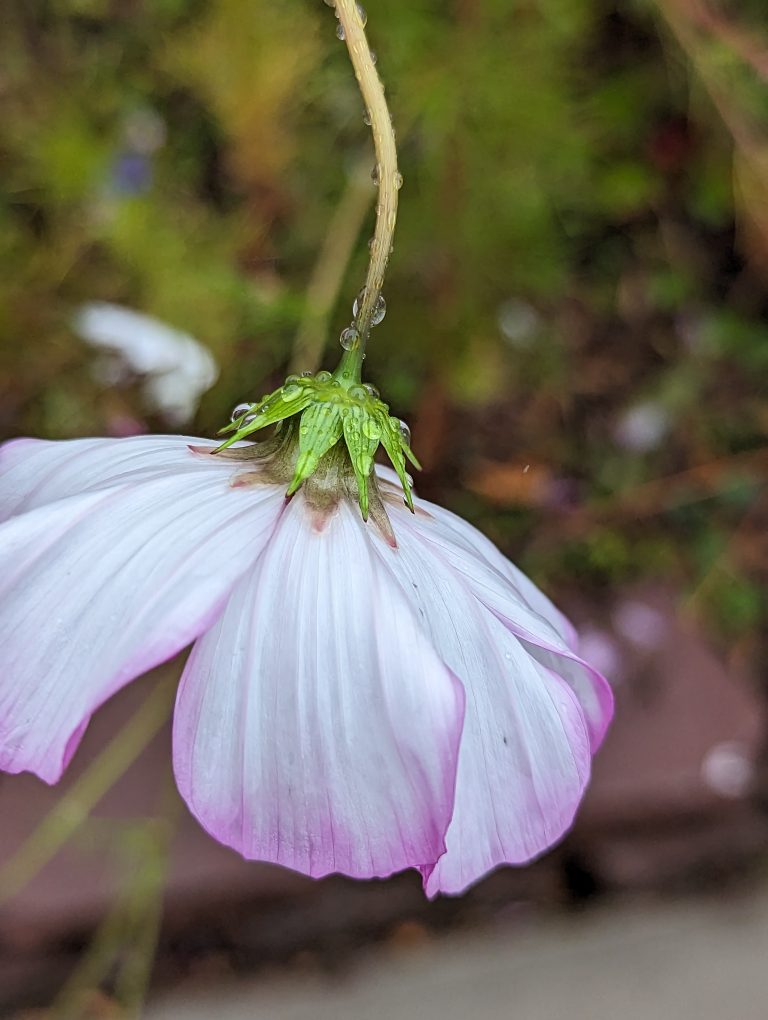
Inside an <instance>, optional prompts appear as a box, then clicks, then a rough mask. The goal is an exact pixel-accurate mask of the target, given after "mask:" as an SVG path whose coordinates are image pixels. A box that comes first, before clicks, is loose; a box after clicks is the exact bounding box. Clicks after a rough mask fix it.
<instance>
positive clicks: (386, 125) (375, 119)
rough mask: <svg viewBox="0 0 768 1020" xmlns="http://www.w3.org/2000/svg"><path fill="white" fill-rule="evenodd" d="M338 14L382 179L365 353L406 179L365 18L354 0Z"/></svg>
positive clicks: (364, 309) (363, 332) (360, 319)
mask: <svg viewBox="0 0 768 1020" xmlns="http://www.w3.org/2000/svg"><path fill="white" fill-rule="evenodd" d="M336 16H337V17H338V19H339V23H340V24H341V26H342V28H343V29H344V38H345V41H346V44H347V49H348V50H349V56H350V59H351V61H352V67H353V68H354V71H355V75H356V77H357V82H358V85H359V86H360V92H361V93H362V96H363V101H364V102H365V106H366V110H367V112H368V118H369V119H370V122H371V131H372V133H373V144H374V147H375V149H376V172H377V175H378V181H379V200H378V204H377V206H376V230H375V232H374V236H373V242H372V244H371V260H370V262H369V264H368V275H367V276H366V279H365V291H364V293H363V296H362V298H361V300H360V301H359V302H358V309H357V315H356V316H355V323H354V325H355V329H356V330H357V332H358V335H359V337H360V339H359V345H360V346H359V352H360V354H361V355H362V354H363V353H364V351H365V345H366V343H367V341H368V334H369V333H370V329H371V318H372V316H373V312H374V310H375V309H376V306H377V304H378V300H379V296H380V294H381V288H382V285H383V283H384V274H385V272H386V269H387V262H388V261H389V253H390V250H391V248H392V237H393V235H394V232H395V223H396V221H397V198H398V190H399V188H400V185H401V183H402V178H401V177H400V173H399V171H398V169H397V148H396V146H395V132H394V129H393V127H392V119H391V117H390V115H389V108H388V107H387V101H386V99H385V98H384V86H383V85H382V83H381V80H380V78H379V76H378V73H377V71H376V65H375V63H374V58H373V55H372V53H371V49H370V47H369V45H368V40H367V39H366V36H365V29H364V27H363V19H362V18H361V16H360V11H359V10H358V6H357V3H356V2H355V0H336Z"/></svg>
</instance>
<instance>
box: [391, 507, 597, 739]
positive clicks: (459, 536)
mask: <svg viewBox="0 0 768 1020" xmlns="http://www.w3.org/2000/svg"><path fill="white" fill-rule="evenodd" d="M419 509H420V511H421V512H420V513H417V514H415V515H412V514H409V513H406V512H404V511H403V510H402V508H401V506H400V505H399V504H398V505H397V506H396V509H395V512H394V514H391V517H392V523H393V526H394V527H395V531H396V534H397V535H398V537H399V535H400V534H401V531H402V529H406V530H407V531H408V532H410V533H412V534H414V535H415V536H418V539H419V540H421V541H424V542H426V543H427V544H428V545H429V546H430V548H431V549H432V550H433V551H434V552H435V554H436V555H438V556H440V557H441V558H442V559H443V560H444V561H445V563H446V564H448V565H449V566H450V567H451V569H452V570H454V571H455V572H456V573H457V574H458V575H460V576H461V577H462V578H463V579H464V581H465V583H466V584H467V585H468V586H469V588H470V590H471V591H472V592H473V594H474V595H475V596H476V598H477V599H479V601H480V602H482V603H483V605H484V606H486V607H487V608H488V609H490V610H491V611H492V612H493V613H494V614H495V615H496V616H497V617H498V618H499V619H500V620H501V621H502V622H503V623H504V624H505V625H506V626H507V627H508V628H509V629H510V630H511V631H512V632H513V633H514V634H516V635H517V637H518V638H520V640H521V641H522V642H523V644H524V646H525V647H526V648H527V650H528V651H529V653H530V654H531V655H532V656H533V657H534V658H535V659H537V660H538V661H539V662H540V663H541V664H542V665H543V666H546V667H547V668H548V669H551V670H553V671H554V672H555V673H557V674H559V676H560V677H562V679H564V680H565V681H566V683H568V684H569V685H570V687H571V688H572V690H573V692H574V693H575V695H576V697H577V698H578V699H579V703H580V704H581V707H582V709H583V711H584V715H585V717H586V720H587V725H588V728H589V734H590V742H591V747H592V751H593V753H594V752H595V751H596V750H597V749H598V748H599V746H600V744H601V743H602V741H603V738H604V737H605V733H606V730H607V729H608V725H609V723H610V721H611V718H612V717H613V693H612V691H611V688H610V686H609V684H608V682H607V681H606V679H605V677H604V676H602V674H600V673H599V672H598V671H597V670H596V669H594V668H593V667H592V666H590V665H589V663H587V662H585V661H584V660H583V659H581V658H579V656H578V655H577V654H576V652H575V651H574V650H573V648H574V644H575V643H576V640H577V639H576V638H575V637H570V636H569V639H568V640H566V639H565V637H564V630H563V626H562V621H563V620H565V617H562V616H561V615H560V614H559V613H558V611H557V610H556V609H555V607H554V606H552V603H551V602H549V599H547V598H546V596H545V595H543V594H542V592H540V591H539V590H538V588H536V586H535V585H534V584H533V582H531V581H529V580H528V578H526V577H525V575H524V574H523V573H522V572H521V571H519V570H517V568H516V567H514V565H513V564H512V563H510V562H509V560H507V559H506V558H505V557H504V556H502V554H501V553H500V552H499V551H498V549H496V547H495V546H494V545H493V544H492V543H491V542H489V541H488V540H487V539H486V538H484V537H483V536H482V535H481V534H480V532H479V531H477V530H476V529H475V528H473V527H472V526H471V525H469V524H467V523H466V522H465V521H462V520H461V519H460V518H458V517H456V516H455V515H454V514H449V513H448V511H446V510H442V509H441V508H440V507H436V506H434V505H432V504H430V503H425V501H424V500H419ZM398 540H399V538H398ZM521 579H522V581H521ZM522 582H525V583H524V584H523V583H522ZM548 607H549V608H548ZM558 618H559V619H558ZM568 627H570V624H568ZM574 634H575V632H574Z"/></svg>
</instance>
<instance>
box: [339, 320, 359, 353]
mask: <svg viewBox="0 0 768 1020" xmlns="http://www.w3.org/2000/svg"><path fill="white" fill-rule="evenodd" d="M359 339H360V335H359V334H358V332H357V330H356V329H355V327H354V326H347V328H346V329H342V331H341V334H340V336H339V343H340V344H341V346H342V347H343V348H344V350H345V351H351V350H352V348H353V347H354V346H355V344H356V343H357V342H358V341H359Z"/></svg>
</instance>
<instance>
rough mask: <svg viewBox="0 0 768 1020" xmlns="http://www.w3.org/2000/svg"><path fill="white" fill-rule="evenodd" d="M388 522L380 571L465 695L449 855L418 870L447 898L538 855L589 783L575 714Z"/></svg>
mask: <svg viewBox="0 0 768 1020" xmlns="http://www.w3.org/2000/svg"><path fill="white" fill-rule="evenodd" d="M404 519H405V515H402V517H401V516H400V515H393V526H394V528H395V533H396V536H397V542H398V548H397V549H396V550H391V549H386V550H384V551H382V554H381V555H382V559H383V561H384V562H385V563H387V565H388V566H389V568H390V570H391V571H392V573H393V575H394V576H396V577H397V578H399V579H400V582H401V584H402V586H403V590H404V591H405V592H407V593H408V595H409V601H411V603H412V605H413V606H414V608H415V609H416V610H417V611H418V612H420V614H421V616H422V618H423V621H424V622H425V625H426V626H427V628H428V629H429V632H430V634H431V637H432V640H433V643H434V645H435V647H436V648H437V650H438V651H439V652H440V655H441V657H442V658H443V660H444V661H445V662H446V663H447V664H448V666H449V667H450V669H451V670H452V671H453V672H454V673H455V674H456V675H457V676H458V677H459V678H460V679H461V681H462V683H463V684H464V687H465V690H466V699H467V700H466V714H465V722H464V731H463V735H462V740H461V748H460V752H459V769H458V777H457V784H456V803H455V809H454V815H453V819H452V821H451V824H450V826H449V828H448V833H447V836H446V846H447V851H446V853H445V855H444V856H443V857H441V858H440V860H439V861H438V862H437V864H436V865H435V866H434V867H427V868H425V869H423V873H424V881H425V889H426V891H427V893H428V895H430V896H433V895H436V894H437V893H439V892H444V893H451V894H456V893H460V892H462V891H463V890H464V889H466V887H467V886H469V885H471V884H472V883H473V882H475V881H477V880H478V879H479V878H480V877H481V876H482V875H483V874H484V873H485V872H486V871H488V870H489V869H491V868H493V867H495V866H496V865H498V864H501V863H509V864H522V863H524V862H526V861H529V860H531V859H532V858H534V857H536V856H537V855H539V854H541V853H542V852H543V851H544V850H546V849H547V848H548V847H549V846H551V845H552V844H553V843H554V842H556V841H557V840H558V839H559V838H560V837H561V836H562V835H563V833H564V832H565V831H566V830H567V828H568V827H569V826H570V824H571V821H572V819H573V815H574V813H575V811H576V807H577V806H578V803H579V801H580V799H581V797H582V794H583V792H584V788H585V786H586V783H587V781H588V778H589V770H590V749H589V739H588V735H587V730H586V725H585V721H584V717H583V713H582V710H581V707H580V705H579V703H578V701H577V699H576V697H575V696H574V694H573V692H572V691H571V689H570V688H569V687H568V685H567V684H566V683H565V682H564V681H563V680H562V679H561V678H560V677H559V676H557V675H556V674H553V673H551V672H550V671H549V670H547V669H546V667H544V666H542V665H541V664H540V663H539V662H537V661H536V659H535V658H534V657H533V656H531V655H530V654H529V652H528V650H527V649H526V648H525V647H524V645H523V644H522V643H521V642H520V640H519V639H518V638H517V637H516V635H515V634H513V633H512V632H511V630H510V629H509V628H508V627H507V626H506V625H505V624H504V623H503V622H502V621H501V620H500V619H499V618H498V617H497V616H496V615H495V613H493V612H491V611H490V610H489V609H488V608H486V607H485V606H484V605H483V604H482V603H481V602H480V601H479V599H478V598H476V597H475V595H474V594H473V593H472V591H471V590H470V588H469V586H468V584H467V581H466V579H465V578H464V577H462V576H461V574H460V573H458V572H457V571H456V570H455V569H454V568H453V566H452V565H451V564H449V563H448V562H447V561H446V560H445V559H444V558H443V557H442V556H441V555H438V554H437V553H436V552H435V550H434V548H433V547H431V546H430V544H429V543H427V542H425V541H424V540H423V538H422V537H421V536H420V535H417V534H416V532H415V531H414V530H413V529H411V528H408V527H403V526H402V524H403V520H404Z"/></svg>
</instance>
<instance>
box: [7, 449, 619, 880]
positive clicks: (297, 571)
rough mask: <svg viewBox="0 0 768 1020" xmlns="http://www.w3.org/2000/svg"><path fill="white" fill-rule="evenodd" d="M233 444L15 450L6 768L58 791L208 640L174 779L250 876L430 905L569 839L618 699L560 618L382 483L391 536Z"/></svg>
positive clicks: (465, 530)
mask: <svg viewBox="0 0 768 1020" xmlns="http://www.w3.org/2000/svg"><path fill="white" fill-rule="evenodd" d="M190 444H194V445H195V446H196V447H197V451H194V450H192V449H190ZM215 448H216V444H214V443H206V441H202V440H190V439H188V438H184V437H178V436H135V437H131V438H127V439H117V440H110V439H83V440H73V441H69V442H64V443H60V442H59V443H55V442H46V441H39V440H29V439H23V440H16V441H14V442H11V443H8V444H6V445H5V446H4V447H3V448H2V450H0V471H1V472H2V473H1V474H0V521H2V522H3V523H2V524H1V525H0V592H1V594H0V649H1V650H2V651H1V652H0V660H1V664H2V668H1V669H0V768H2V769H4V770H6V771H9V772H21V771H24V770H28V771H31V772H34V773H36V774H37V775H38V776H40V777H41V778H42V779H44V780H45V781H46V782H49V783H55V782H56V781H57V780H58V779H59V777H60V776H61V774H62V772H63V770H64V769H65V768H66V766H67V763H68V762H69V760H70V758H71V757H72V755H73V754H74V752H75V750H76V748H77V745H78V743H79V741H80V738H81V737H82V735H83V733H84V731H85V728H86V726H87V725H88V721H89V719H90V717H91V715H92V714H93V713H94V712H95V711H96V709H97V708H98V707H99V706H100V705H101V704H102V703H103V702H104V701H105V700H106V699H107V698H109V697H110V696H111V695H112V694H114V693H115V692H116V691H117V690H119V689H120V688H121V687H123V686H124V685H125V684H127V683H129V682H130V681H131V680H132V679H134V678H135V677H137V676H139V675H140V674H142V673H144V672H145V671H146V670H148V669H150V668H152V667H153V666H155V665H157V664H158V663H161V662H164V661H166V660H167V659H169V658H171V657H172V656H174V655H176V653H177V652H179V651H181V650H182V649H184V648H185V647H187V646H188V645H190V644H192V645H193V647H192V652H191V655H190V657H189V659H188V661H187V664H186V667H185V669H184V673H183V676H182V680H181V684H180V687H179V692H178V697H177V702H176V711H175V717H174V726H173V758H174V768H175V773H176V779H177V782H178V786H179V789H180V791H181V793H182V795H183V797H184V798H185V800H186V802H187V804H188V805H189V808H190V810H191V811H192V813H193V814H194V815H195V816H196V817H197V818H198V819H199V821H200V822H201V824H202V825H203V826H204V827H205V828H206V829H207V830H208V831H209V832H210V833H211V834H212V835H213V836H215V838H217V839H218V840H220V841H221V842H223V843H225V844H227V845H229V846H231V847H234V848H235V849H236V850H238V851H239V852H240V853H241V854H243V855H244V856H245V857H247V858H255V859H259V860H265V861H273V862H275V863H278V864H282V865H285V866H286V867H289V868H294V869H296V870H298V871H301V872H304V873H305V874H308V875H312V876H321V875H326V874H328V873H330V872H343V873H344V874H347V875H351V876H354V877H357V878H368V877H372V876H384V875H388V874H390V873H392V872H396V871H399V870H401V869H404V868H409V867H416V868H418V869H419V870H420V871H421V873H422V875H423V879H424V886H425V890H426V892H427V894H428V895H430V896H432V895H435V894H437V893H441V892H442V893H459V892H461V891H462V890H464V889H465V888H467V886H469V885H471V884H472V883H473V882H475V881H477V880H478V879H479V878H480V877H481V876H482V875H483V874H484V873H485V872H487V871H488V870H490V869H491V868H494V867H495V866H497V865H499V864H502V863H510V864H522V863H524V862H526V861H530V860H531V859H532V858H534V857H536V856H537V855H539V854H541V853H542V852H543V851H544V850H546V849H547V848H548V847H549V846H551V845H552V844H553V843H555V842H556V841H557V840H558V839H560V837H561V836H562V835H563V833H564V832H565V831H566V830H567V829H568V827H569V826H570V825H571V822H572V820H573V817H574V813H575V811H576V808H577V806H578V804H579V801H580V800H581V797H582V794H583V793H584V789H585V787H586V784H587V781H588V779H589V773H590V762H591V755H592V754H593V752H594V751H595V749H596V748H597V747H598V746H599V744H600V741H601V740H602V737H603V735H604V732H605V729H606V727H607V725H608V722H609V720H610V717H611V712H612V698H611V693H610V690H609V688H608V686H607V684H606V682H605V681H604V679H603V678H602V677H601V676H600V675H599V674H598V673H596V672H595V671H594V670H593V669H591V668H590V667H589V666H588V665H587V664H586V663H585V662H583V661H582V660H581V659H580V658H579V657H578V655H577V654H576V652H575V651H574V648H575V636H574V633H573V631H572V629H571V627H570V626H569V624H568V623H567V622H566V621H565V619H564V618H563V617H562V616H561V614H560V613H559V612H558V611H557V610H556V609H555V608H554V607H553V606H552V604H551V603H550V602H549V600H548V599H547V598H546V597H545V596H544V595H543V594H542V593H541V592H540V591H539V590H538V589H537V588H536V587H535V586H534V585H533V584H532V583H531V582H530V581H529V580H528V579H527V578H526V577H525V576H524V575H523V574H522V573H520V571H518V570H517V569H516V568H515V567H514V566H513V565H512V564H511V563H510V562H509V561H508V560H506V559H505V558H504V557H503V556H502V555H501V554H500V553H499V552H498V550H497V549H496V548H495V547H494V546H493V545H492V544H491V543H490V542H489V541H488V540H487V539H485V538H484V537H483V536H482V535H480V534H479V533H478V532H477V531H476V530H475V529H474V528H472V527H471V526H470V525H468V524H466V523H465V522H464V521H462V520H460V519H459V518H458V517H456V516H454V515H453V514H451V513H449V512H448V511H446V510H443V509H441V508H440V507H437V506H434V505H432V504H430V503H427V502H424V501H423V500H419V499H416V500H415V513H414V514H411V513H410V512H409V511H408V510H407V509H406V507H405V506H404V505H403V489H402V488H401V486H400V483H399V482H398V481H397V479H396V476H395V474H394V472H392V471H390V470H388V469H385V468H377V469H376V474H377V476H378V491H379V492H380V494H381V500H382V502H383V504H384V506H385V508H386V514H387V515H388V517H389V520H390V522H391V533H390V534H389V535H387V534H386V533H385V532H384V531H383V530H382V529H381V528H379V527H377V526H376V525H375V524H374V523H373V522H367V523H366V522H365V521H363V519H362V516H361V514H360V511H359V510H358V508H357V505H356V503H355V502H354V501H353V500H352V499H350V498H348V497H347V496H346V495H342V496H341V497H339V498H338V499H336V500H332V501H331V502H330V503H329V504H328V506H327V508H326V509H325V511H324V512H318V509H317V505H316V503H311V501H310V500H309V498H308V496H307V495H306V493H305V490H304V488H302V489H299V491H298V492H297V493H296V494H295V495H294V496H293V497H292V498H291V499H286V497H285V486H284V485H280V484H278V483H277V482H276V481H273V480H271V479H270V477H269V476H268V474H267V473H264V474H263V475H262V476H260V475H259V470H260V469H259V468H258V467H257V468H256V469H254V468H253V465H252V464H249V465H248V471H247V472H246V473H243V468H244V465H243V464H242V463H239V462H236V461H233V460H228V459H222V458H217V457H212V456H209V455H208V453H207V452H206V451H207V450H208V449H210V450H213V449H215ZM393 536H394V540H393Z"/></svg>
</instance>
